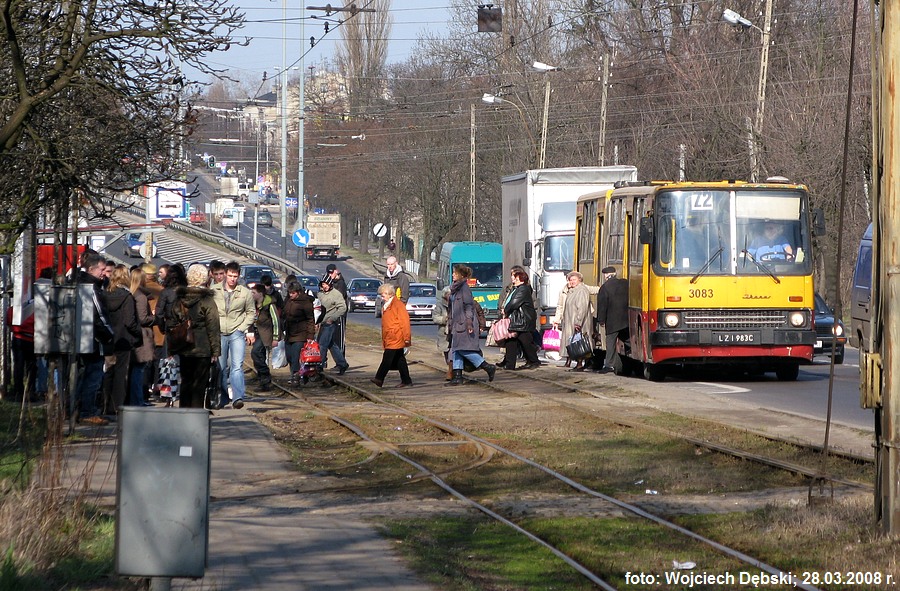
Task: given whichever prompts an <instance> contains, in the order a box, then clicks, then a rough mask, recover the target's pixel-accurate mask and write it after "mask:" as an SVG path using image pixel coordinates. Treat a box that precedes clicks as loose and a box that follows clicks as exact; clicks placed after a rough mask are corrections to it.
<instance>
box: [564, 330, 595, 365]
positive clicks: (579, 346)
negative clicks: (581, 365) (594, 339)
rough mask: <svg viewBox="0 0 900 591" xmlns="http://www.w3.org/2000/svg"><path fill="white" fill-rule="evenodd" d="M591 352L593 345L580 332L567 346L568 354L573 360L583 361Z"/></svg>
mask: <svg viewBox="0 0 900 591" xmlns="http://www.w3.org/2000/svg"><path fill="white" fill-rule="evenodd" d="M590 352H591V345H590V343H588V341H587V339H586V338H584V337H583V336H581V333H580V332H576V333H575V334H574V335H573V336H572V339H571V340H570V341H569V344H568V345H566V353H568V354H569V357H570V358H571V359H581V358H582V357H586V356H587V355H588V354H590Z"/></svg>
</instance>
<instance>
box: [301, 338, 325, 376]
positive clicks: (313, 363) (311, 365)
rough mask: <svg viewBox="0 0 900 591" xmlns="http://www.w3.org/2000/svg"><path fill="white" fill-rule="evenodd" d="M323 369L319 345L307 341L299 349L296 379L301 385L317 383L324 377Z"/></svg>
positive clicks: (310, 340) (312, 341)
mask: <svg viewBox="0 0 900 591" xmlns="http://www.w3.org/2000/svg"><path fill="white" fill-rule="evenodd" d="M323 369H325V368H324V364H323V363H322V350H321V349H320V348H319V343H317V342H316V341H314V340H312V339H309V340H308V341H306V344H304V345H303V348H302V349H300V371H299V372H297V378H298V380H299V381H300V383H302V384H306V383H308V382H310V381H313V382H316V381H319V380H321V379H322V376H323V375H324V373H323V371H322V370H323Z"/></svg>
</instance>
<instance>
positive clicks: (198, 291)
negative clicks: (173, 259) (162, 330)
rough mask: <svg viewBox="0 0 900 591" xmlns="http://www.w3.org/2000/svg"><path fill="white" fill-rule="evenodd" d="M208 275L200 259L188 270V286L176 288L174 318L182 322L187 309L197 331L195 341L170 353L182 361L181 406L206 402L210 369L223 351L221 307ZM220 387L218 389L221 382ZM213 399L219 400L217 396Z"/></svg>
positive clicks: (201, 405) (199, 404) (198, 406)
mask: <svg viewBox="0 0 900 591" xmlns="http://www.w3.org/2000/svg"><path fill="white" fill-rule="evenodd" d="M208 278H209V271H208V270H207V269H206V266H204V265H200V264H197V263H195V264H193V265H191V266H190V267H189V268H188V270H187V286H180V287H177V288H176V289H175V302H174V303H173V305H172V311H171V312H170V316H171V318H172V319H174V320H177V321H179V322H180V321H181V320H183V319H184V318H183V316H182V312H186V313H187V316H188V318H190V319H191V330H192V331H193V333H194V342H193V344H189V345H186V346H184V348H181V349H178V350H171V349H170V351H169V353H170V354H177V355H178V357H179V362H180V371H181V386H180V395H179V402H178V406H179V407H180V408H203V407H204V406H205V403H206V400H205V397H206V387H207V385H208V384H209V382H210V379H209V377H210V372H211V371H213V365H216V364H217V363H218V360H219V355H221V354H222V340H221V338H220V334H219V308H218V307H217V306H216V302H215V299H214V297H213V291H212V290H211V289H209V288H208V287H205V285H206V280H207V279H208ZM181 305H183V306H184V308H182V307H181ZM173 348H174V347H173ZM213 381H214V383H217V382H218V380H213ZM216 388H217V389H218V386H216ZM217 394H218V392H217ZM211 402H212V403H215V400H213V401H211Z"/></svg>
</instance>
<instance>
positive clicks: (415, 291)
mask: <svg viewBox="0 0 900 591" xmlns="http://www.w3.org/2000/svg"><path fill="white" fill-rule="evenodd" d="M435 306H437V287H435V286H434V285H432V284H430V283H410V284H409V301H407V302H406V311H407V312H409V319H410V320H431V312H432V311H433V310H434V308H435Z"/></svg>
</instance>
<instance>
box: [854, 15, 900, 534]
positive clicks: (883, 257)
mask: <svg viewBox="0 0 900 591" xmlns="http://www.w3.org/2000/svg"><path fill="white" fill-rule="evenodd" d="M880 16H881V21H882V22H881V23H880V26H877V27H876V29H875V30H876V31H878V30H880V31H881V55H880V56H879V55H878V54H877V53H876V54H873V57H875V59H876V64H874V65H873V68H872V82H873V88H872V98H873V102H874V103H875V108H874V109H873V115H874V119H875V120H874V122H873V130H872V133H873V139H874V142H875V146H874V147H875V149H874V153H875V156H874V158H875V162H874V163H873V164H874V165H875V166H876V168H874V169H873V170H875V171H877V173H879V174H880V175H881V176H880V177H876V179H875V183H874V185H875V188H876V193H877V196H876V197H875V208H874V218H873V221H874V228H873V230H874V234H873V241H872V245H873V256H872V262H873V269H872V292H871V305H870V308H869V309H870V310H871V313H872V317H871V326H872V328H871V332H872V335H875V336H877V338H870V341H871V343H872V345H871V349H872V350H871V351H865V352H864V355H863V360H861V362H860V366H861V367H860V371H861V373H863V375H864V376H866V380H867V382H864V384H863V386H864V388H863V394H869V395H870V397H869V400H870V401H873V402H874V404H873V406H874V407H875V461H876V464H877V470H876V474H878V475H879V478H878V481H877V482H876V485H875V490H876V493H875V505H876V517H880V519H881V527H882V531H883V532H884V533H886V534H888V535H891V536H895V535H897V534H898V533H900V506H898V505H900V422H898V419H900V372H894V371H893V369H894V367H895V364H894V357H895V356H897V355H898V350H897V349H895V348H894V344H895V343H896V342H897V339H898V338H900V311H892V309H893V307H894V306H895V305H896V303H897V302H900V275H898V274H897V272H896V269H897V267H898V265H900V256H898V254H897V249H898V248H900V220H897V217H896V215H894V212H896V211H897V207H900V173H898V171H897V167H898V166H900V120H898V118H897V117H895V116H894V114H895V112H896V109H897V104H896V97H895V94H896V90H895V88H894V83H893V81H894V80H895V79H896V77H897V75H900V7H898V6H897V5H896V4H894V3H893V2H883V3H882V4H881V11H880ZM878 58H880V62H881V72H879V71H878V64H877V61H878ZM879 327H881V329H882V330H881V331H880V332H881V334H880V335H879V334H878V333H879ZM879 354H880V358H879ZM879 362H880V363H879ZM863 366H865V367H863ZM882 372H883V373H882ZM866 386H868V388H869V390H868V391H866V389H865V387H866ZM879 387H883V390H882V391H881V396H880V401H879V399H878V398H879V397H878V395H877V394H878V388H879ZM878 402H880V404H878Z"/></svg>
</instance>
